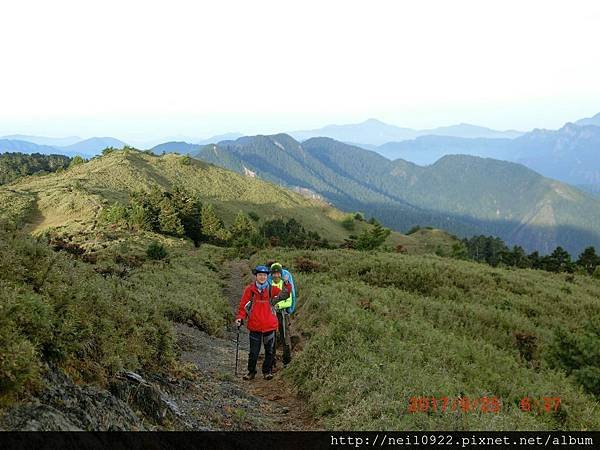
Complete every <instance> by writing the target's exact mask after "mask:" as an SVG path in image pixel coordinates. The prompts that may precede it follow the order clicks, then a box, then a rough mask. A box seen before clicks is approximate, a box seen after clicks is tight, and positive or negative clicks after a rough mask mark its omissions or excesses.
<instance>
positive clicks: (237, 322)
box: [235, 319, 242, 328]
mask: <svg viewBox="0 0 600 450" xmlns="http://www.w3.org/2000/svg"><path fill="white" fill-rule="evenodd" d="M235 324H236V326H237V327H238V328H239V327H241V326H242V319H235Z"/></svg>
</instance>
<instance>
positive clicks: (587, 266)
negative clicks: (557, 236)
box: [451, 235, 600, 278]
mask: <svg viewBox="0 0 600 450" xmlns="http://www.w3.org/2000/svg"><path fill="white" fill-rule="evenodd" d="M451 256H453V257H455V258H460V259H471V260H473V261H478V262H482V263H487V264H489V265H490V266H493V267H496V266H499V265H503V266H509V267H518V268H522V269H525V268H530V269H540V270H546V271H548V272H566V273H574V272H580V273H587V274H588V275H593V276H594V277H598V278H600V256H598V255H597V253H596V249H595V248H594V247H593V246H590V247H587V248H586V249H585V250H584V251H583V252H582V253H581V254H580V255H579V256H578V257H577V259H573V258H572V256H571V255H570V254H569V252H567V251H566V250H565V249H564V248H562V247H560V246H559V247H556V249H554V251H553V252H552V253H550V254H549V255H543V256H542V255H540V254H539V252H537V251H534V252H532V253H529V254H527V253H526V252H525V250H524V249H523V248H522V247H521V246H518V245H515V246H513V247H512V248H509V247H508V246H507V245H506V244H505V243H504V241H503V240H502V239H500V238H498V237H493V236H483V235H480V236H473V237H471V238H468V239H467V238H465V239H463V240H462V241H460V243H457V244H455V245H454V247H453V250H452V255H451Z"/></svg>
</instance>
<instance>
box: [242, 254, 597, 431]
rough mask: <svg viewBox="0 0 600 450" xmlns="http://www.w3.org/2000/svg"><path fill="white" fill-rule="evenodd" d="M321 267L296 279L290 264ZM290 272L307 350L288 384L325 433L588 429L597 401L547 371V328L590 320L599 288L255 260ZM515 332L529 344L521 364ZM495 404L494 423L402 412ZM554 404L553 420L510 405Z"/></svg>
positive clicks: (380, 265)
mask: <svg viewBox="0 0 600 450" xmlns="http://www.w3.org/2000/svg"><path fill="white" fill-rule="evenodd" d="M298 256H303V257H305V258H308V259H310V260H313V261H315V262H317V263H320V264H321V271H319V272H317V273H301V272H300V271H299V269H298V267H297V262H296V261H295V258H296V257H298ZM271 257H276V258H280V259H281V260H282V261H284V262H285V263H287V264H288V265H289V266H290V267H291V269H292V270H293V271H294V273H295V278H296V280H297V284H298V287H299V295H300V297H299V310H298V312H297V313H296V316H295V321H294V325H295V326H296V327H297V328H299V330H300V331H301V332H302V333H303V335H305V336H309V338H308V342H307V344H306V346H305V348H304V350H303V352H302V353H301V354H299V355H298V357H297V359H296V361H294V364H293V366H292V367H291V371H290V376H291V378H292V379H293V380H294V382H295V383H296V384H297V385H298V387H299V389H300V391H301V392H302V393H303V394H304V395H305V396H306V397H307V398H308V400H309V402H310V404H311V405H312V407H313V408H314V411H315V413H316V414H317V415H318V416H320V417H321V418H323V420H324V423H325V425H326V426H327V427H331V428H336V429H359V430H369V429H388V430H391V429H404V430H419V429H429V430H446V429H461V430H477V429H479V430H486V429H489V430H517V429H520V430H526V429H531V430H534V429H571V430H577V429H588V430H590V429H598V428H599V427H600V409H599V408H598V402H597V399H594V398H593V397H591V396H590V395H589V394H585V393H584V392H583V391H582V388H581V387H580V386H579V385H577V384H576V383H575V382H574V380H573V379H571V378H570V377H567V376H566V374H565V372H564V371H563V370H561V369H553V368H551V367H550V366H549V363H548V354H549V353H548V349H549V346H550V343H551V342H552V340H553V339H554V335H555V332H556V330H557V328H558V327H559V326H564V327H566V328H568V329H572V330H578V329H580V327H581V326H582V324H584V323H585V322H586V320H587V319H588V318H590V317H592V316H598V315H600V301H599V300H598V298H600V282H599V281H596V280H590V278H589V277H581V276H575V277H574V279H573V280H572V281H569V280H568V279H567V278H566V276H565V275H564V274H561V275H554V274H548V273H545V272H541V271H533V270H505V269H494V268H491V267H489V266H485V265H479V264H476V263H470V262H463V261H456V260H449V259H444V258H439V257H436V256H412V255H394V254H383V253H380V254H362V253H358V252H353V251H345V250H337V251H327V252H324V251H296V252H289V251H285V252H281V253H280V254H275V255H273V254H272V253H271V252H264V253H262V254H259V255H256V256H255V257H254V260H255V261H253V262H258V261H262V260H264V259H266V258H271ZM517 333H525V334H526V335H531V336H534V338H533V339H534V344H533V346H532V348H531V350H532V358H530V360H527V357H526V356H525V355H526V353H527V348H525V347H523V346H521V347H520V346H519V344H518V339H517ZM461 395H462V396H464V397H469V398H471V399H473V398H481V397H484V396H488V397H491V396H497V397H499V398H500V399H501V401H502V410H501V412H500V413H499V414H494V413H482V412H468V413H466V412H458V411H457V412H452V411H450V406H449V407H448V411H446V412H444V413H442V412H437V413H433V412H429V413H409V412H408V405H409V401H410V398H411V397H413V396H427V397H436V398H438V399H439V398H441V397H449V398H450V399H456V398H457V397H459V396H461ZM526 396H527V397H530V398H532V399H538V400H539V401H541V400H542V398H543V397H560V398H561V402H562V406H561V408H560V410H559V412H558V413H546V412H540V413H536V412H523V411H521V410H520V408H519V402H520V399H521V398H522V397H526Z"/></svg>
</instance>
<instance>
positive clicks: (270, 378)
mask: <svg viewBox="0 0 600 450" xmlns="http://www.w3.org/2000/svg"><path fill="white" fill-rule="evenodd" d="M263 378H264V379H265V380H272V379H273V374H272V373H271V372H269V373H265V374H263Z"/></svg>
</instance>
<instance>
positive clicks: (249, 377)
mask: <svg viewBox="0 0 600 450" xmlns="http://www.w3.org/2000/svg"><path fill="white" fill-rule="evenodd" d="M255 376H256V372H248V373H247V374H246V375H244V377H243V378H244V380H254V377H255Z"/></svg>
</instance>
